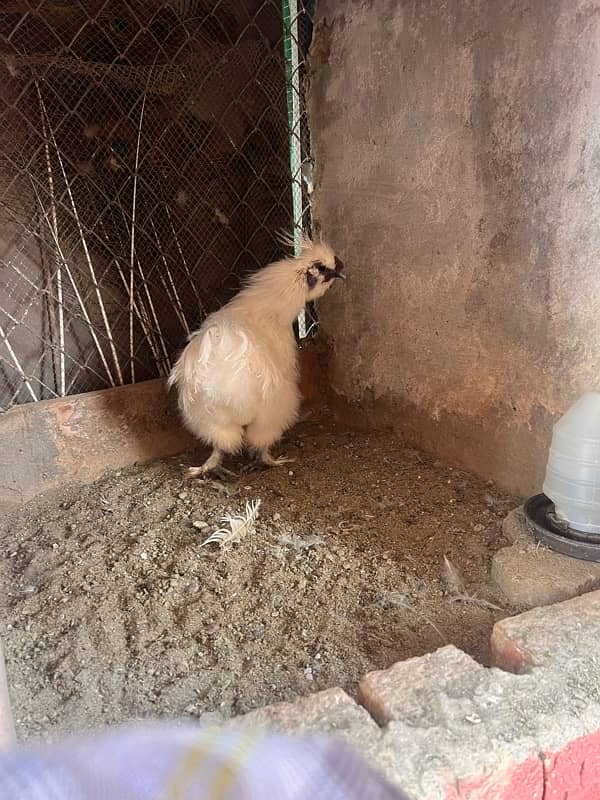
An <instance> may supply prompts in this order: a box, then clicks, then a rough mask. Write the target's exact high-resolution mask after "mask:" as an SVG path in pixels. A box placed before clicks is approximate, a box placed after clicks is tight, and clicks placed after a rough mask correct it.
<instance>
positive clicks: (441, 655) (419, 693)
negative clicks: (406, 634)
mask: <svg viewBox="0 0 600 800" xmlns="http://www.w3.org/2000/svg"><path fill="white" fill-rule="evenodd" d="M482 670H483V667H482V666H480V665H479V664H477V662H476V661H473V659H472V658H471V657H470V656H468V655H466V653H463V652H462V651H461V650H457V649H456V648H455V647H453V646H452V645H448V646H447V647H442V648H440V649H439V650H436V652H435V653H429V654H427V655H425V656H419V657H418V658H409V659H408V660H407V661H399V662H398V663H397V664H394V665H393V666H392V667H390V668H389V669H385V670H378V671H377V672H369V673H368V674H367V675H365V676H364V678H363V679H362V680H361V682H360V684H359V686H358V701H359V703H361V704H362V705H363V706H364V707H365V708H366V709H367V711H369V713H370V714H371V716H372V717H374V719H376V720H377V722H378V723H379V724H380V725H385V724H387V723H388V722H391V721H392V720H397V719H403V720H406V721H408V720H410V721H413V722H416V721H417V718H418V716H419V715H420V713H421V709H422V708H423V707H427V704H428V697H430V696H431V695H432V694H433V693H436V692H439V691H441V690H443V689H444V688H450V689H452V688H453V687H458V689H459V690H460V687H462V686H463V685H464V684H466V691H467V693H468V686H469V685H470V681H471V680H472V679H475V680H476V679H477V677H478V675H479V673H481V671H482Z"/></svg>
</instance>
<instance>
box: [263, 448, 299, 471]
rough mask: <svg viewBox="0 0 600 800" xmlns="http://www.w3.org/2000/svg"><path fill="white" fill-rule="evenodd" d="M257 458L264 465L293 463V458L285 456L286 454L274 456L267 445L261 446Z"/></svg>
mask: <svg viewBox="0 0 600 800" xmlns="http://www.w3.org/2000/svg"><path fill="white" fill-rule="evenodd" d="M259 460H260V463H261V464H264V466H265V467H282V466H283V465H284V464H293V462H294V461H295V460H296V459H295V458H287V457H286V456H279V458H274V457H273V456H272V455H271V451H270V449H269V448H268V447H265V448H263V449H262V450H261V451H260V453H259Z"/></svg>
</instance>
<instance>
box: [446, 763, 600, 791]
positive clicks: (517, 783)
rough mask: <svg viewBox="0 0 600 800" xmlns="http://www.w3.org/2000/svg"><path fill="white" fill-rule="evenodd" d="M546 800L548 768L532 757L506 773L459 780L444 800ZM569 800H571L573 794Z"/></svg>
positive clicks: (507, 769) (515, 765)
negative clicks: (545, 785) (545, 776)
mask: <svg viewBox="0 0 600 800" xmlns="http://www.w3.org/2000/svg"><path fill="white" fill-rule="evenodd" d="M542 798H543V800H547V798H546V796H545V794H544V768H543V765H542V762H541V761H540V759H539V758H536V757H534V756H532V757H531V758H529V759H527V761H524V762H522V763H520V764H511V765H509V766H507V767H506V769H505V770H504V771H498V772H494V773H493V774H491V775H479V776H477V777H473V778H467V779H463V780H458V781H456V783H453V784H452V785H451V786H450V787H448V790H447V792H446V794H445V797H444V800H542ZM561 800H562V798H561ZM569 800H571V795H570V794H569ZM588 800H591V798H588Z"/></svg>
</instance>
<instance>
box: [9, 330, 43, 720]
mask: <svg viewBox="0 0 600 800" xmlns="http://www.w3.org/2000/svg"><path fill="white" fill-rule="evenodd" d="M0 337H1V338H2V340H3V341H4V344H5V345H6V349H7V350H8V353H9V355H10V357H11V358H12V360H13V364H14V365H15V367H16V369H17V372H18V373H19V375H20V376H21V378H22V380H23V383H24V384H25V386H26V387H27V391H28V392H29V395H30V397H31V399H32V400H33V401H34V402H37V400H38V398H37V396H36V393H35V392H34V391H33V388H32V386H31V383H30V382H29V379H28V378H27V376H26V375H25V370H24V369H23V367H22V366H21V362H20V361H19V359H18V358H17V354H16V353H15V351H14V350H13V348H12V345H11V343H10V342H9V340H8V336H7V335H6V333H5V332H4V328H3V327H2V325H0ZM0 669H1V665H0ZM0 677H1V676H0ZM1 719H2V712H1V711H0V720H1Z"/></svg>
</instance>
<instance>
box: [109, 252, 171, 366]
mask: <svg viewBox="0 0 600 800" xmlns="http://www.w3.org/2000/svg"><path fill="white" fill-rule="evenodd" d="M115 264H116V266H117V270H118V272H119V276H120V278H121V280H122V281H123V286H124V287H125V290H126V291H127V292H129V284H128V283H127V279H126V278H125V275H124V274H123V270H122V269H121V265H120V264H119V262H118V261H115ZM130 302H131V301H130ZM133 309H134V311H135V314H136V316H137V318H138V320H139V322H140V325H141V326H142V330H143V331H144V335H145V337H146V341H147V342H148V345H149V346H150V350H151V351H152V356H153V358H154V361H155V362H156V363H157V364H158V367H159V369H160V357H159V354H158V350H157V349H156V343H155V342H154V340H153V337H152V332H151V330H150V328H149V326H148V325H147V319H148V315H147V313H146V310H145V309H144V308H143V302H142V301H141V298H140V297H139V293H138V303H136V302H135V298H134V300H133Z"/></svg>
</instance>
